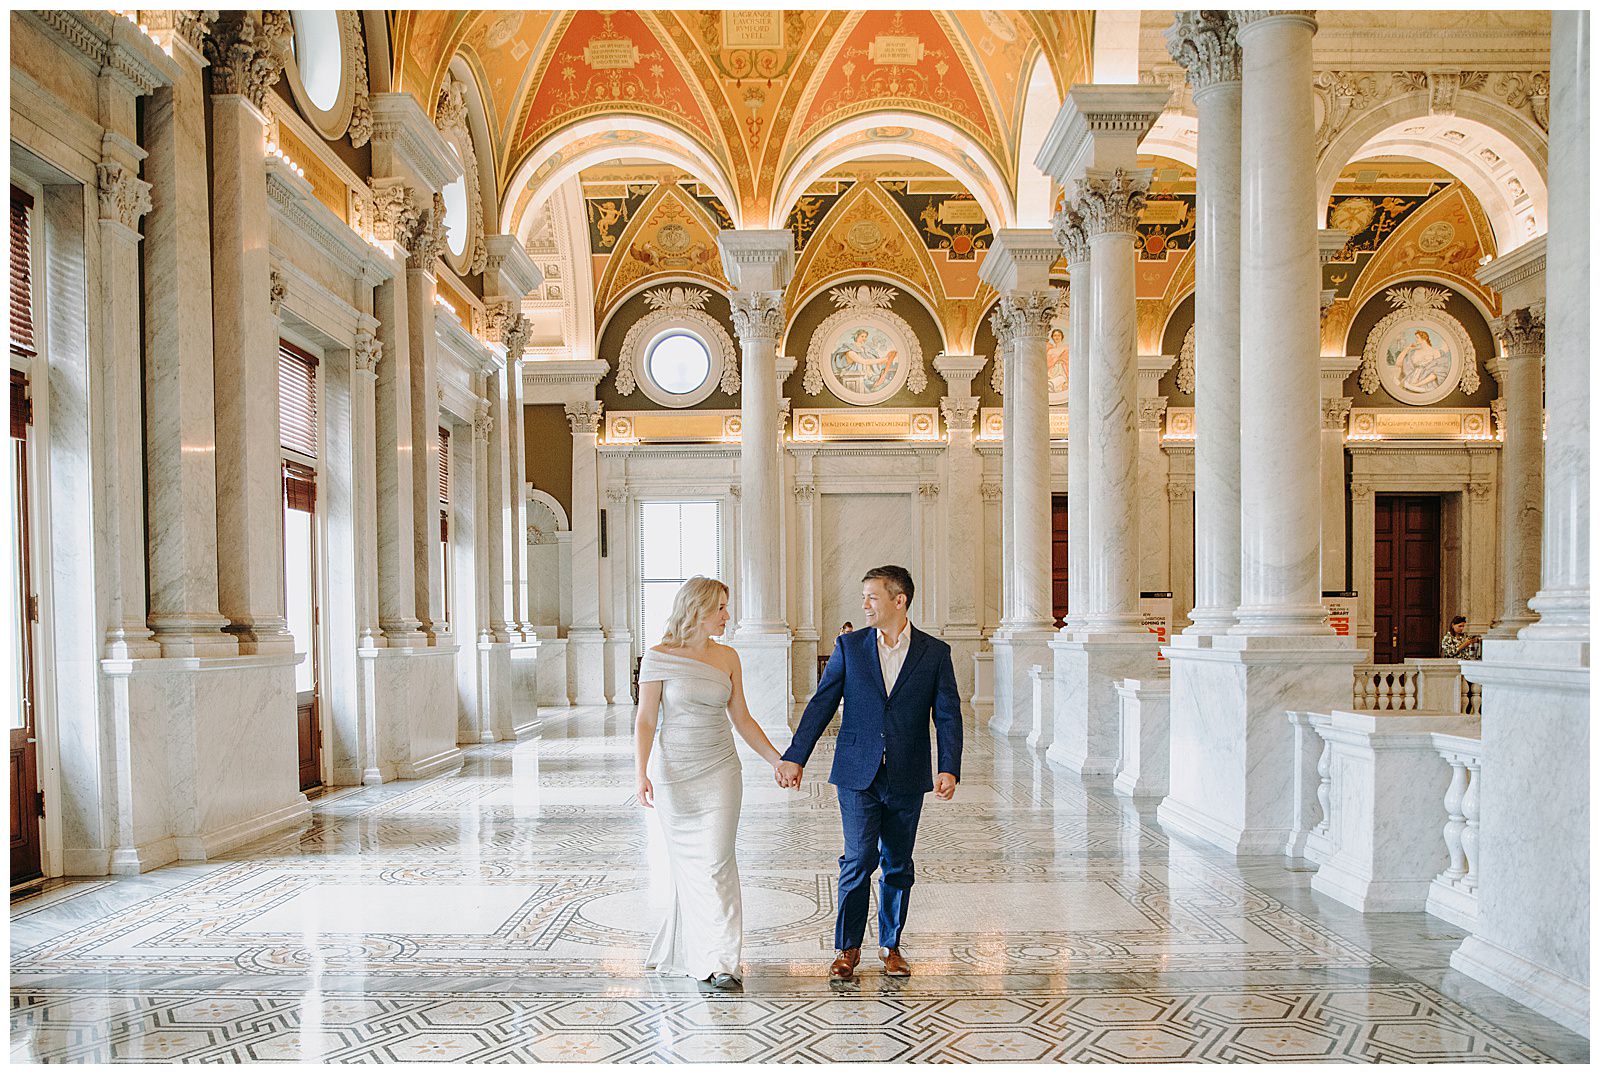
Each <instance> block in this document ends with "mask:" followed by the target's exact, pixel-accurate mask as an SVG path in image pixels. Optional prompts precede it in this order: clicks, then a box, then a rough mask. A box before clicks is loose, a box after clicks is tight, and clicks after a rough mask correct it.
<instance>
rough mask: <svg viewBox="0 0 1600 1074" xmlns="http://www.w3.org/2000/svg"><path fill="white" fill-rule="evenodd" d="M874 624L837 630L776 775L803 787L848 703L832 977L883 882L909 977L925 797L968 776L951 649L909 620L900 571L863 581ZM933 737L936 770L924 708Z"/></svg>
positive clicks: (888, 952)
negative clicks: (873, 888) (907, 933)
mask: <svg viewBox="0 0 1600 1074" xmlns="http://www.w3.org/2000/svg"><path fill="white" fill-rule="evenodd" d="M861 581H862V587H861V607H862V610H864V611H865V612H866V614H867V625H868V626H869V627H871V629H870V630H857V631H854V632H852V633H849V634H841V635H840V636H839V639H838V641H837V642H836V643H835V644H834V647H833V655H832V656H831V657H829V659H828V666H827V667H826V668H825V669H824V670H823V672H822V681H821V682H819V683H818V684H817V692H816V693H815V694H813V695H812V697H811V701H810V703H809V704H808V705H806V711H805V714H804V715H803V716H801V717H800V726H799V727H798V728H796V730H795V733H794V740H793V741H792V742H790V743H789V749H788V750H787V751H786V752H785V753H784V755H783V761H782V763H780V764H779V766H778V773H777V777H778V783H779V784H780V785H782V786H785V787H798V786H799V785H800V775H801V772H802V771H803V768H804V766H805V763H806V761H807V760H809V759H810V757H811V751H812V750H814V749H815V748H816V746H817V739H819V738H821V737H822V732H823V730H824V729H825V728H827V726H828V723H829V722H830V721H831V720H832V719H833V716H834V713H835V712H836V711H838V708H839V702H840V701H841V700H843V701H845V703H846V704H845V708H844V713H845V714H844V718H843V721H842V722H841V723H840V725H839V740H838V748H837V750H836V751H835V753H834V758H833V772H832V774H831V775H829V777H828V782H829V783H832V784H833V785H834V786H836V787H837V788H838V789H839V813H840V815H841V816H842V818H843V820H844V854H843V855H842V856H840V858H839V916H838V921H837V922H836V924H835V926H834V932H833V946H834V959H833V965H832V966H830V967H829V968H828V976H829V977H830V978H832V979H834V980H840V981H848V980H850V979H851V978H852V977H854V976H855V971H856V966H857V964H858V963H859V962H860V961H861V940H862V937H863V936H865V934H866V931H867V896H868V892H869V890H870V889H869V885H870V884H871V883H872V874H873V872H874V871H876V870H877V868H878V866H879V865H880V864H881V865H882V866H883V879H882V880H881V881H880V882H879V885H878V944H879V947H878V957H879V958H880V959H882V960H883V972H884V973H885V974H886V975H887V976H890V977H908V976H910V974H911V967H910V966H909V965H907V964H906V960H905V959H904V958H903V957H902V956H901V954H900V935H901V932H902V930H903V929H904V928H905V923H906V905H907V902H908V901H909V899H910V895H911V884H912V882H913V881H914V880H915V878H916V870H915V867H914V866H913V865H912V862H911V851H912V847H913V846H914V845H915V843H916V838H917V820H918V818H919V817H920V816H921V815H922V796H923V795H925V794H927V793H928V792H929V791H933V792H934V793H935V794H937V795H938V796H939V797H940V798H942V799H944V800H945V801H947V802H948V801H949V800H950V799H951V798H953V797H954V796H955V793H956V783H957V781H958V780H960V778H961V697H960V695H959V694H958V693H957V691H956V676H955V669H954V668H953V667H952V666H951V664H950V646H948V645H946V644H945V643H944V642H942V641H940V640H938V639H937V638H930V637H929V636H928V635H926V634H924V633H923V632H922V631H920V630H918V629H917V628H916V627H914V626H912V625H911V623H910V620H909V619H908V618H907V614H906V613H907V611H908V609H909V608H910V606H911V597H912V594H913V593H914V592H915V586H914V585H913V584H912V581H911V574H910V572H909V571H907V570H906V569H905V568H904V567H894V566H889V567H874V568H873V569H872V570H870V571H868V572H867V576H866V577H865V578H863V579H862V580H861ZM930 715H931V716H932V722H933V726H934V728H935V730H936V731H937V733H938V740H939V769H938V772H939V774H938V778H937V779H935V778H934V775H933V771H932V770H931V769H930V767H929V763H928V762H929V752H930V743H929V741H928V738H929V736H928V724H929V716H930Z"/></svg>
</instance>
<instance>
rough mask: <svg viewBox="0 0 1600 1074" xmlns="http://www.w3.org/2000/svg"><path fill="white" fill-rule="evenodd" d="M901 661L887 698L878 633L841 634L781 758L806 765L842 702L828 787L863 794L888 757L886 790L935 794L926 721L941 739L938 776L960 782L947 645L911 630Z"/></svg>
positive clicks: (955, 699)
mask: <svg viewBox="0 0 1600 1074" xmlns="http://www.w3.org/2000/svg"><path fill="white" fill-rule="evenodd" d="M910 630H911V643H910V648H909V649H908V651H907V652H906V661H905V663H904V664H903V665H902V666H901V668H900V677H899V678H897V679H895V682H894V690H893V692H891V693H888V694H885V693H884V689H883V666H882V665H881V664H880V663H879V662H878V631H877V629H876V628H872V627H869V628H867V629H865V630H856V631H852V632H851V633H849V634H841V635H840V636H839V640H838V641H837V642H836V643H835V644H834V647H833V655H832V656H831V657H829V658H828V666H827V667H826V668H824V669H823V672H822V681H821V682H819V683H817V692H816V693H815V694H812V695H811V701H810V702H809V703H808V704H807V705H806V711H805V713H804V715H802V716H801V717H800V726H799V727H797V728H795V732H794V739H793V740H792V741H791V742H790V743H789V748H788V750H786V751H785V752H784V755H783V759H784V760H785V761H793V762H794V763H795V764H798V765H802V766H803V765H804V764H805V763H806V761H807V760H808V759H809V758H810V757H811V751H812V750H814V749H816V746H817V739H819V738H821V737H822V732H823V731H824V730H825V729H826V728H827V726H828V723H829V722H830V721H831V720H832V719H833V715H834V713H835V712H837V711H838V710H839V702H840V700H841V699H842V700H843V701H844V702H845V706H844V720H843V722H842V723H840V725H839V745H838V749H837V750H836V751H835V753H834V757H833V772H832V774H830V775H829V776H828V782H829V783H833V784H836V785H837V786H840V787H848V788H850V789H851V790H858V791H860V790H866V788H867V786H868V784H870V783H871V782H872V779H873V777H874V776H876V775H877V774H878V766H879V764H880V763H882V762H883V761H884V760H885V758H887V763H888V769H889V772H888V778H889V788H890V790H891V791H892V792H893V793H895V794H910V793H925V792H927V791H931V790H933V771H932V769H931V768H930V767H929V764H928V761H929V752H930V750H929V746H930V743H929V737H928V723H929V716H930V715H931V716H932V722H933V726H934V727H935V728H936V729H937V731H938V737H939V771H940V772H949V773H950V774H951V775H952V776H955V777H956V779H960V778H961V695H960V694H959V693H958V692H957V690H956V673H955V668H954V667H952V666H951V664H950V646H948V645H946V644H945V643H944V642H942V641H940V640H939V639H938V638H931V637H929V636H928V635H926V634H924V633H923V632H922V631H920V630H918V629H917V628H916V627H911V628H910Z"/></svg>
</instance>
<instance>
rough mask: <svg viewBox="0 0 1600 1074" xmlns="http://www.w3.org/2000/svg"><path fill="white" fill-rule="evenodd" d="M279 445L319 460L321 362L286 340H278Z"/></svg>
mask: <svg viewBox="0 0 1600 1074" xmlns="http://www.w3.org/2000/svg"><path fill="white" fill-rule="evenodd" d="M278 442H279V443H280V444H282V445H283V448H284V450H286V451H294V452H297V453H299V454H301V455H304V456H306V457H307V458H310V459H314V458H316V457H317V360H316V358H314V357H313V356H311V355H309V354H307V353H306V352H305V351H303V350H301V349H300V348H299V347H296V346H295V345H294V344H292V343H288V342H285V341H284V340H279V341H278Z"/></svg>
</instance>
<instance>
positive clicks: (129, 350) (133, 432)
mask: <svg viewBox="0 0 1600 1074" xmlns="http://www.w3.org/2000/svg"><path fill="white" fill-rule="evenodd" d="M104 149H105V152H106V156H105V158H104V159H103V160H101V162H100V164H99V169H98V173H99V174H98V179H99V195H100V197H99V204H100V227H99V239H100V273H99V277H100V292H99V294H98V296H97V301H96V313H97V314H98V316H99V318H100V333H99V337H100V338H99V344H100V346H101V347H102V348H103V350H104V354H105V356H106V357H105V360H104V362H103V364H102V369H103V371H104V373H105V376H104V377H102V378H101V380H100V393H99V395H98V397H97V406H96V408H95V418H96V419H97V420H98V421H99V422H100V423H101V424H103V426H104V427H105V430H106V439H107V442H108V443H110V444H113V445H115V448H114V450H113V452H112V453H111V457H110V458H108V459H107V460H106V464H107V466H108V468H110V469H111V470H112V471H113V472H114V478H113V480H111V481H110V482H108V483H107V484H108V488H107V492H108V499H109V501H110V502H109V503H108V504H106V505H104V506H103V507H102V505H101V504H98V503H97V504H96V505H95V506H96V509H97V514H98V515H99V517H98V519H97V521H98V523H99V524H100V525H103V526H104V527H105V529H106V530H107V531H108V533H107V541H108V543H109V544H110V546H111V547H112V548H114V549H116V553H115V557H114V559H112V560H111V561H110V563H109V564H108V565H109V566H110V567H111V568H112V571H113V572H114V574H113V575H112V576H111V577H109V578H106V579H104V583H103V584H104V586H105V588H106V590H107V591H108V592H109V593H110V600H109V602H108V606H107V622H106V627H107V630H106V649H105V652H104V654H103V655H105V656H107V657H111V658H113V659H117V658H127V657H146V656H159V655H160V654H161V648H160V646H159V645H158V644H157V643H156V642H155V641H154V640H152V638H151V632H150V628H149V627H148V626H146V625H145V563H144V550H145V517H144V467H143V465H142V462H143V460H142V458H141V453H140V451H139V450H138V447H139V444H140V443H141V442H142V441H143V432H142V429H141V428H140V424H141V423H140V420H139V397H140V386H139V380H140V377H139V365H140V357H139V307H140V296H139V231H138V228H139V219H140V217H142V216H143V215H144V214H145V213H146V212H148V211H149V210H150V204H151V203H150V184H149V183H146V182H144V181H143V180H141V179H140V178H139V176H138V170H139V161H140V160H141V159H142V158H143V156H144V150H142V149H140V148H139V147H138V146H136V145H134V144H133V143H132V142H131V141H128V140H127V139H125V138H122V137H121V136H120V135H117V134H114V133H107V134H106V135H105V142H104ZM264 184H265V179H264V178H263V187H262V190H263V195H264V194H265V185H264ZM262 297H263V300H264V299H265V293H264V292H263V296H262ZM273 401H274V404H276V401H277V397H276V395H274V397H273Z"/></svg>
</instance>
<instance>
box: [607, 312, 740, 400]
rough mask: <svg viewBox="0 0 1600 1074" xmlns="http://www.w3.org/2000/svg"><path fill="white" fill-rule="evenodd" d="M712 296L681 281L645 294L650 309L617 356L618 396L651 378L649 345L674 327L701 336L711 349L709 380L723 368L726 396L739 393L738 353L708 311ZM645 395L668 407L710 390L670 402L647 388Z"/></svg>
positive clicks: (721, 381)
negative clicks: (646, 366) (647, 365)
mask: <svg viewBox="0 0 1600 1074" xmlns="http://www.w3.org/2000/svg"><path fill="white" fill-rule="evenodd" d="M709 297H710V293H709V292H708V291H706V290H705V289H704V288H701V287H686V286H683V285H681V284H673V285H672V286H669V287H655V288H652V289H650V290H648V291H646V292H645V293H644V300H645V302H646V303H647V304H648V305H649V306H650V312H649V313H647V314H645V315H644V316H643V317H640V318H639V319H638V320H637V321H635V322H634V323H633V327H631V328H629V329H628V334H627V335H625V336H623V337H622V352H621V354H620V355H618V358H617V375H616V386H617V394H618V395H632V394H633V390H634V388H636V387H638V386H639V382H640V381H641V380H648V374H647V373H646V372H645V369H644V360H645V357H646V354H647V352H648V350H649V347H650V344H651V342H653V341H654V340H655V339H656V338H657V337H658V336H660V335H661V333H663V332H665V331H667V330H668V329H671V328H685V329H688V330H690V331H692V332H693V333H694V334H695V335H697V336H699V337H700V339H701V340H702V341H703V342H704V343H705V345H706V349H707V350H709V351H710V352H711V362H712V365H711V375H710V376H708V377H707V378H706V379H707V380H710V379H711V377H712V376H716V374H717V371H718V369H720V370H721V376H720V377H719V378H718V381H717V385H718V387H720V388H721V389H722V391H723V392H724V393H725V394H727V395H737V394H739V352H738V350H737V349H736V348H735V347H734V344H733V337H732V336H730V335H728V330H727V329H726V328H724V327H723V326H722V322H720V321H718V320H717V319H716V318H715V317H713V316H711V314H709V313H707V312H706V310H705V304H706V299H707V298H709ZM645 394H646V395H650V397H651V398H652V399H655V400H656V402H658V403H662V404H663V405H666V406H691V405H693V403H696V402H699V401H700V399H703V398H705V396H706V395H710V394H711V393H710V391H709V390H706V391H705V392H704V393H703V394H700V397H699V398H698V399H697V398H695V393H691V394H689V395H686V396H683V397H681V398H673V399H672V400H671V401H668V400H666V399H660V398H657V397H656V396H655V395H653V394H652V393H651V392H650V391H649V390H648V389H647V390H646V391H645Z"/></svg>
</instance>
